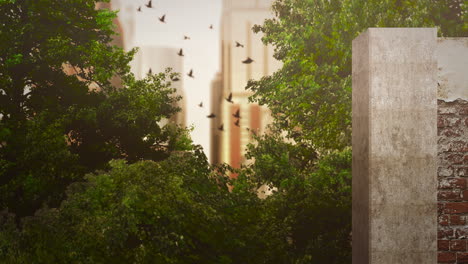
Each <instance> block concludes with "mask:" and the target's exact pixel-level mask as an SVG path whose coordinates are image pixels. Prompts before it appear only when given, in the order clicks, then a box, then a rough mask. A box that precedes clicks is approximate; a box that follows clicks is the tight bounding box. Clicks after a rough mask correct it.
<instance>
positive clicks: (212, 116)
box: [206, 113, 216, 118]
mask: <svg viewBox="0 0 468 264" xmlns="http://www.w3.org/2000/svg"><path fill="white" fill-rule="evenodd" d="M206 117H208V118H215V117H216V115H215V114H213V113H211V114H210V115H207V116H206Z"/></svg>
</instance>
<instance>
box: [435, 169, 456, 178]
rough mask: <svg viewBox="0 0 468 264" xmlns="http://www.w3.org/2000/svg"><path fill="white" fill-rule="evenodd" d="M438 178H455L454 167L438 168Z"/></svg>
mask: <svg viewBox="0 0 468 264" xmlns="http://www.w3.org/2000/svg"><path fill="white" fill-rule="evenodd" d="M437 176H439V177H450V176H453V168H452V167H448V168H447V167H439V168H437Z"/></svg>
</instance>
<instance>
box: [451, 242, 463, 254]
mask: <svg viewBox="0 0 468 264" xmlns="http://www.w3.org/2000/svg"><path fill="white" fill-rule="evenodd" d="M450 250H451V251H466V240H451V241H450Z"/></svg>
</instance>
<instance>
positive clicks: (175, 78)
mask: <svg viewBox="0 0 468 264" xmlns="http://www.w3.org/2000/svg"><path fill="white" fill-rule="evenodd" d="M171 80H172V81H173V82H177V81H180V79H179V78H177V77H174V78H171Z"/></svg>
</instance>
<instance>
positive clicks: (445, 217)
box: [439, 215, 449, 226]
mask: <svg viewBox="0 0 468 264" xmlns="http://www.w3.org/2000/svg"><path fill="white" fill-rule="evenodd" d="M448 224H449V218H448V215H441V216H439V225H441V226H448Z"/></svg>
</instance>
